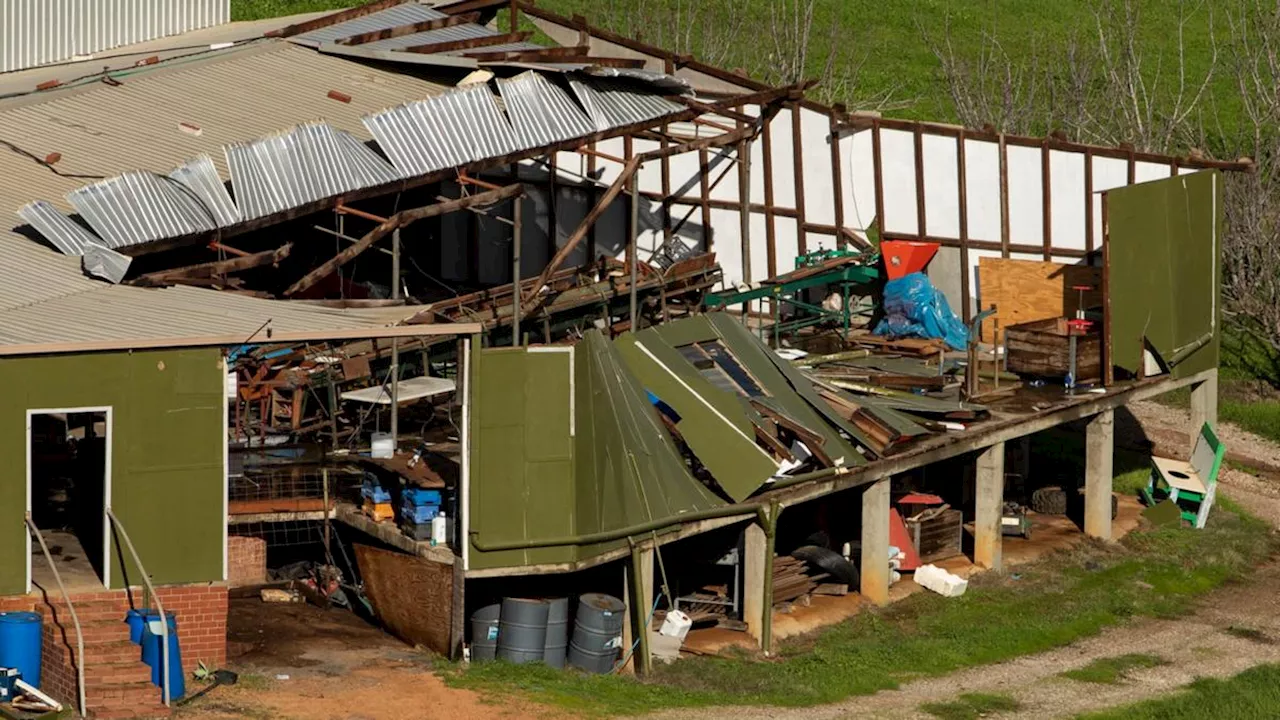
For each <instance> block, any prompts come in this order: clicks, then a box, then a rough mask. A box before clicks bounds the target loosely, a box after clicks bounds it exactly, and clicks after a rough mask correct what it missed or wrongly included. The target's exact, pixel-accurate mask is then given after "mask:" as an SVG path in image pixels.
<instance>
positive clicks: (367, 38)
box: [333, 13, 480, 49]
mask: <svg viewBox="0 0 1280 720" xmlns="http://www.w3.org/2000/svg"><path fill="white" fill-rule="evenodd" d="M479 20H480V13H467V14H465V15H451V16H449V17H446V18H437V19H435V20H423V21H422V22H416V23H410V24H408V25H397V26H395V27H389V28H383V29H382V30H374V31H372V32H367V33H360V34H359V35H348V36H347V37H342V38H338V39H337V40H334V41H333V42H334V43H336V44H338V45H364V44H365V43H371V42H377V41H379V40H390V39H391V38H398V37H404V36H405V35H415V34H417V33H421V32H430V31H432V30H443V29H444V28H450V27H454V26H455V25H467V24H471V23H475V22H478V21H479ZM406 49H408V48H406Z"/></svg>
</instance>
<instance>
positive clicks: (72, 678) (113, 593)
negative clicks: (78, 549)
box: [0, 584, 227, 718]
mask: <svg viewBox="0 0 1280 720" xmlns="http://www.w3.org/2000/svg"><path fill="white" fill-rule="evenodd" d="M158 593H159V595H160V601H161V602H162V603H163V604H164V609H165V611H166V612H170V613H173V614H174V615H175V616H176V621H177V624H178V637H179V641H180V647H181V650H182V668H183V672H184V673H185V674H186V676H187V677H188V678H190V676H191V673H192V671H194V670H195V668H196V667H197V665H198V664H199V663H200V661H202V660H203V661H204V663H205V665H207V666H208V667H210V668H218V667H221V666H222V665H223V664H224V663H225V662H226V659H227V587H226V586H225V585H221V584H217V585H182V586H173V587H161V588H159V589H158ZM142 595H143V593H142V591H141V590H140V589H134V591H133V597H134V599H135V601H136V602H137V603H139V604H141V602H142ZM72 602H73V603H74V605H75V609H76V614H77V616H78V617H79V619H80V626H81V630H82V632H83V640H84V646H85V655H84V672H85V699H86V702H87V704H88V706H89V709H90V710H91V711H92V712H93V713H94V714H95V715H97V716H99V717H103V718H108V717H110V718H117V717H135V716H148V715H150V714H154V711H156V710H157V709H158V708H159V707H160V706H159V703H160V693H159V691H158V690H157V689H156V688H154V686H151V685H150V684H149V682H150V677H151V674H150V670H149V669H148V668H147V666H146V665H143V664H142V660H141V650H139V648H138V646H136V645H133V644H132V643H130V642H129V629H128V625H126V624H125V622H124V617H125V613H126V612H128V610H129V607H130V605H129V595H128V594H126V593H125V591H123V590H103V591H100V592H93V593H76V594H74V595H72ZM16 610H34V611H36V612H39V613H40V614H41V615H43V616H44V628H43V630H44V638H43V647H42V650H41V652H42V657H41V681H40V685H41V689H42V690H44V691H45V692H47V693H49V694H50V695H52V696H54V697H56V698H58V699H59V700H62V701H63V702H64V703H67V704H68V705H69V706H74V704H75V702H76V668H75V649H76V630H75V624H74V623H73V622H72V620H71V614H70V612H69V611H68V610H67V607H66V604H65V603H64V602H63V600H62V598H61V596H48V597H45V596H42V595H41V594H39V591H37V592H35V593H32V594H31V595H25V596H18V597H4V598H0V612H3V611H16ZM190 683H191V681H190V680H189V679H188V686H189V687H190Z"/></svg>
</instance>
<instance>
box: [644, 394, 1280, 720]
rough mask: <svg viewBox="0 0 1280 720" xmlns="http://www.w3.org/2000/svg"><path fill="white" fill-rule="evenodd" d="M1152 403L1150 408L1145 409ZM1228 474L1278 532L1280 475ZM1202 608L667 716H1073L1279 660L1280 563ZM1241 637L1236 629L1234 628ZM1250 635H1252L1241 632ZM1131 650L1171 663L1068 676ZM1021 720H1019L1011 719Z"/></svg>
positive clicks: (1240, 436)
mask: <svg viewBox="0 0 1280 720" xmlns="http://www.w3.org/2000/svg"><path fill="white" fill-rule="evenodd" d="M1138 405H1139V407H1137V408H1134V411H1135V412H1134V414H1135V415H1136V416H1138V417H1139V418H1140V419H1141V420H1142V422H1143V425H1144V427H1145V426H1148V425H1150V426H1151V427H1153V428H1156V429H1164V430H1172V429H1174V428H1177V429H1184V428H1185V427H1186V423H1187V414H1186V412H1185V411H1182V412H1180V411H1178V410H1176V409H1171V408H1165V407H1164V406H1159V405H1155V404H1153V403H1140V404H1138ZM1146 406H1152V407H1146ZM1220 434H1221V436H1222V437H1223V440H1224V442H1226V443H1228V444H1229V445H1233V446H1234V447H1236V448H1239V449H1241V450H1244V451H1246V452H1247V454H1249V455H1250V456H1252V457H1260V458H1265V459H1266V460H1267V461H1274V466H1275V467H1280V445H1277V444H1275V443H1272V442H1270V441H1268V440H1265V439H1263V438H1259V437H1257V436H1255V435H1251V434H1250V433H1247V432H1245V431H1243V430H1240V429H1239V428H1235V427H1231V426H1226V425H1224V426H1223V428H1222V431H1221V433H1220ZM1268 475H1270V473H1264V474H1263V475H1261V476H1254V475H1250V474H1248V473H1245V472H1241V471H1238V470H1234V469H1231V468H1225V469H1224V471H1223V473H1222V475H1221V477H1220V480H1221V483H1222V491H1223V493H1224V494H1226V495H1227V496H1228V497H1229V498H1231V499H1232V500H1234V501H1235V502H1238V503H1240V504H1241V505H1242V506H1244V507H1245V508H1247V509H1248V510H1249V511H1250V512H1251V513H1253V514H1254V515H1256V516H1258V517H1260V518H1263V519H1265V520H1267V521H1268V522H1270V523H1271V524H1272V525H1273V526H1276V527H1280V478H1277V477H1269V476H1268ZM1198 608H1199V609H1198V610H1197V611H1196V612H1195V613H1194V614H1192V615H1191V616H1189V617H1185V618H1182V619H1177V620H1143V621H1140V622H1136V623H1133V624H1131V625H1126V626H1123V627H1119V628H1115V629H1112V630H1108V631H1106V632H1103V633H1102V634H1100V635H1098V636H1096V637H1093V638H1089V639H1086V640H1082V641H1080V642H1077V643H1074V644H1072V645H1070V646H1067V647H1064V648H1060V649H1058V650H1053V651H1050V652H1047V653H1041V654H1038V655H1031V656H1027V657H1023V658H1018V659H1015V660H1011V661H1009V662H1004V663H999V664H996V665H988V666H983V667H976V668H972V669H969V670H964V671H961V672H957V673H953V674H950V675H947V676H944V677H939V678H931V679H927V680H918V681H915V682H911V683H907V684H904V685H903V686H902V687H901V688H900V689H898V690H892V691H884V692H880V693H877V694H875V695H871V696H865V697H857V698H851V699H849V700H847V701H845V702H842V703H836V704H833V705H825V706H821V707H815V708H803V709H789V708H776V707H769V708H754V707H741V708H710V709H706V710H699V711H681V712H672V713H662V714H660V715H657V716H654V717H658V718H662V719H663V720H676V719H677V718H680V719H694V718H696V719H697V720H711V719H713V718H732V719H733V720H756V719H757V718H758V719H760V720H763V719H764V718H769V719H770V720H772V719H775V718H776V719H778V720H845V719H853V718H898V719H904V720H905V719H909V718H930V717H932V716H930V715H928V714H926V713H924V712H922V711H921V710H920V705H921V704H923V703H930V702H947V701H952V700H955V699H956V697H957V696H959V695H960V694H962V693H993V694H1002V695H1008V696H1011V697H1013V698H1015V699H1016V700H1017V701H1018V702H1020V703H1021V704H1022V707H1021V709H1019V710H1018V711H1017V713H1015V714H1016V716H1017V717H1018V718H1070V717H1074V716H1076V715H1078V714H1080V713H1084V712H1089V711H1093V710H1101V709H1104V708H1111V707H1116V706H1118V705H1124V704H1127V703H1132V702H1136V701H1140V700H1144V699H1148V698H1152V697H1157V696H1160V695H1162V694H1164V693H1166V692H1169V691H1171V690H1174V689H1176V688H1179V687H1181V686H1183V685H1186V684H1187V683H1189V682H1191V681H1192V680H1195V679H1196V678H1198V677H1227V676H1230V675H1235V674H1237V673H1240V672H1243V671H1244V670H1247V669H1249V668H1251V667H1253V666H1255V665H1258V664H1261V663H1271V662H1280V561H1274V562H1272V563H1271V564H1269V565H1267V566H1264V567H1263V568H1260V569H1259V570H1258V572H1257V573H1256V574H1255V575H1254V576H1253V577H1252V578H1250V580H1249V581H1248V582H1247V583H1242V584H1238V585H1231V586H1228V587H1224V588H1222V589H1220V590H1218V591H1216V592H1214V593H1212V594H1210V595H1209V596H1208V597H1206V598H1205V599H1204V600H1203V601H1202V602H1201V603H1200V604H1199V606H1198ZM1233 628H1234V629H1235V632H1231V631H1230V630H1231V629H1233ZM1241 630H1245V631H1247V632H1241ZM1129 653H1140V654H1147V655H1155V656H1159V657H1160V658H1162V659H1163V660H1165V661H1167V664H1165V665H1161V666H1158V667H1155V668H1149V669H1142V670H1134V671H1131V672H1129V673H1127V674H1126V679H1125V680H1124V681H1123V682H1121V683H1120V684H1117V685H1102V684H1097V683H1086V682H1080V681H1076V680H1071V679H1068V678H1064V677H1062V676H1061V674H1062V673H1063V672H1066V671H1068V670H1073V669H1077V668H1081V667H1084V666H1085V665H1088V664H1089V663H1091V662H1093V661H1095V660H1101V659H1106V658H1114V657H1117V656H1120V655H1125V654H1129ZM1012 715H1014V714H1011V716H1012Z"/></svg>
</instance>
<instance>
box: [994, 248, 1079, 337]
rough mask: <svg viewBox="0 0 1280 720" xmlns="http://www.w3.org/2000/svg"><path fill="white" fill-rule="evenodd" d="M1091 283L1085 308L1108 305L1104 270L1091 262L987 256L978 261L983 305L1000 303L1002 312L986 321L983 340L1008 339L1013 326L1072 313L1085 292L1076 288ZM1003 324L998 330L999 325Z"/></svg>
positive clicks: (997, 308)
mask: <svg viewBox="0 0 1280 720" xmlns="http://www.w3.org/2000/svg"><path fill="white" fill-rule="evenodd" d="M1082 285H1087V286H1089V287H1091V288H1093V290H1090V291H1086V292H1085V293H1084V305H1085V308H1100V307H1101V305H1102V269H1101V268H1096V267H1090V266H1088V265H1063V264H1061V263H1053V262H1038V261H1035V260H1008V259H1005V258H992V257H984V258H981V259H980V260H979V261H978V295H979V297H980V298H981V306H980V308H979V309H980V310H986V309H987V308H990V307H991V306H992V305H995V307H996V312H995V315H993V316H992V317H991V318H988V319H987V320H986V321H985V322H983V324H982V339H983V341H985V342H991V341H992V340H993V339H998V340H1000V341H1003V335H1004V332H1003V328H1006V327H1009V326H1010V325H1020V324H1022V323H1028V322H1033V321H1035V320H1048V319H1050V318H1060V317H1072V316H1074V315H1075V312H1076V309H1077V307H1078V305H1079V304H1080V299H1079V298H1080V293H1079V292H1077V291H1075V290H1072V289H1071V288H1072V287H1075V286H1082ZM997 326H998V327H999V328H1001V331H1000V334H999V335H997V334H996V327H997Z"/></svg>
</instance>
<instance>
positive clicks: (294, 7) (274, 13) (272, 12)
mask: <svg viewBox="0 0 1280 720" xmlns="http://www.w3.org/2000/svg"><path fill="white" fill-rule="evenodd" d="M355 4H357V3H353V2H350V0H231V19H232V20H262V19H263V18H273V17H282V16H284V15H296V14H298V13H306V12H319V11H321V10H337V9H339V8H344V7H349V6H351V5H355Z"/></svg>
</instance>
